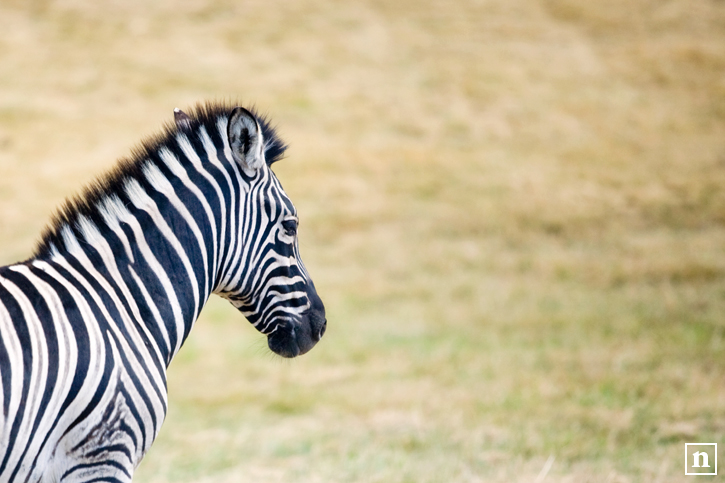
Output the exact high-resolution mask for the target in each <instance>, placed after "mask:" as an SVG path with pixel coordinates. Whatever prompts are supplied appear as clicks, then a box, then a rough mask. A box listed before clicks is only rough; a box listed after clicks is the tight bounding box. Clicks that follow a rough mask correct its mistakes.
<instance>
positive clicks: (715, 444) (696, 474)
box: [685, 443, 717, 476]
mask: <svg viewBox="0 0 725 483" xmlns="http://www.w3.org/2000/svg"><path fill="white" fill-rule="evenodd" d="M688 446H714V447H715V473H688V472H687V456H688V455H687V447H688ZM685 474H686V475H690V476H698V475H702V476H716V475H717V443H685Z"/></svg>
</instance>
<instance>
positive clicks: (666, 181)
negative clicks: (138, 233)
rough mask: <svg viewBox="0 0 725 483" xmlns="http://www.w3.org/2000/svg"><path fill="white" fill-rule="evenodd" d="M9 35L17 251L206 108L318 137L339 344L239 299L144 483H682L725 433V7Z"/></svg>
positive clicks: (319, 250)
mask: <svg viewBox="0 0 725 483" xmlns="http://www.w3.org/2000/svg"><path fill="white" fill-rule="evenodd" d="M0 26H1V27H2V28H0V246H1V247H2V250H1V251H0V262H2V263H10V262H13V261H17V260H19V259H22V258H25V257H27V256H29V254H30V253H31V251H32V248H33V246H34V243H35V240H36V239H37V238H38V235H39V234H40V232H41V230H42V228H43V226H44V225H45V223H46V222H47V220H48V218H49V215H50V213H51V212H52V211H53V209H54V207H55V206H57V205H58V204H59V203H60V202H61V201H62V199H63V198H64V196H66V195H68V194H70V193H73V192H75V191H77V190H78V189H79V188H80V187H81V186H82V185H83V184H84V183H86V182H88V181H90V180H91V179H92V178H93V177H94V176H96V175H97V174H98V173H100V172H103V171H104V170H106V169H108V168H109V167H110V166H111V165H112V164H113V163H114V162H115V160H116V159H117V158H119V157H121V156H124V155H126V154H127V153H128V152H129V149H130V147H131V146H133V145H134V144H135V143H136V142H138V141H139V140H140V139H141V138H142V137H144V136H146V135H149V134H151V133H153V132H154V131H155V130H157V129H158V128H159V126H160V124H161V123H162V122H164V121H168V120H170V119H171V116H172V109H173V108H174V107H176V106H178V107H181V108H184V107H186V106H189V105H192V104H194V103H195V102H197V101H200V100H203V99H239V100H241V101H242V102H244V103H247V104H256V105H257V106H258V107H259V108H260V109H261V110H262V111H264V112H267V113H269V114H270V115H271V117H272V118H273V119H274V120H275V122H276V123H277V124H278V126H279V130H280V132H281V134H282V136H283V137H284V138H285V139H286V140H287V141H288V142H289V143H290V145H291V147H290V149H289V151H288V157H287V159H285V160H284V161H283V162H280V163H279V164H277V165H275V171H276V172H277V174H278V176H279V178H280V179H281V181H282V183H283V184H284V186H285V188H286V190H287V192H288V193H289V194H290V196H291V197H292V199H293V200H294V201H295V203H296V205H297V208H298V210H299V212H300V215H301V226H300V236H301V248H302V255H303V257H304V259H305V263H306V265H307V268H308V269H309V270H310V272H311V274H312V276H313V278H314V280H315V282H316V285H317V288H318V291H319V293H320V295H321V296H322V298H323V300H324V301H325V303H326V306H327V311H328V320H329V326H328V332H327V334H326V336H325V337H324V339H323V340H322V342H321V343H320V344H319V345H318V346H317V347H316V348H315V349H314V350H313V351H312V352H310V353H309V354H307V355H305V356H303V357H302V358H299V359H296V360H292V361H286V360H282V359H281V358H278V357H276V356H273V355H271V353H270V352H269V350H268V349H267V348H266V344H265V339H264V337H263V336H261V335H260V334H258V333H257V332H256V331H255V330H254V329H253V328H252V327H251V326H250V325H249V324H248V323H247V322H246V321H244V320H243V318H242V317H241V315H239V314H238V313H237V312H236V311H235V310H234V309H233V308H232V307H231V306H227V304H226V303H225V302H223V301H221V300H212V302H211V303H210V304H209V306H208V307H207V309H206V310H205V312H204V314H203V316H202V318H201V320H200V321H199V323H198V325H197V326H196V327H195V329H194V332H193V333H192V336H191V338H190V339H189V340H188V342H187V343H186V345H185V347H184V348H183V350H182V351H181V353H180V355H179V356H178V358H177V360H175V361H174V363H173V364H172V366H171V370H170V373H169V392H170V409H169V414H168V418H167V421H166V423H165V425H164V428H163V430H162V432H161V435H160V437H159V439H158V440H157V442H156V444H155V446H154V447H153V448H152V450H151V451H150V452H149V454H148V456H147V457H146V459H145V460H144V461H143V463H142V464H141V466H140V467H139V470H138V473H137V478H136V480H135V481H139V482H142V483H143V482H145V483H166V482H172V481H174V482H205V483H206V482H229V483H231V482H245V481H250V482H251V481H255V482H287V481H296V482H315V483H317V482H381V483H383V482H384V483H388V482H390V483H396V482H400V483H403V482H416V483H418V482H448V481H455V482H489V481H491V482H510V481H522V482H523V481H528V482H533V481H536V482H539V483H540V482H541V481H544V479H545V481H547V482H549V481H552V482H554V481H561V482H584V481H588V482H638V481H653V482H655V481H656V482H676V481H691V480H690V479H688V478H689V477H686V476H685V475H684V468H683V466H684V465H683V461H682V460H683V452H684V443H688V442H717V443H720V444H721V448H722V447H723V446H725V3H724V2H723V1H721V0H668V1H654V0H628V1H624V0H610V1H607V2H605V1H603V0H597V1H592V2H581V1H576V0H486V1H474V0H470V1H462V0H460V1H458V0H457V1H453V0H450V1H442V0H440V1H433V0H428V1H426V0H422V1H410V0H400V1H395V2H390V1H378V0H369V1H362V0H361V1H352V2H324V1H318V0H300V1H296V2H284V1H262V0H255V1H247V0H243V1H231V0H230V1H219V2H211V1H205V0H193V1H188V2H171V1H159V2H142V1H140V0H125V1H123V2H120V1H108V2H92V1H90V0H65V1H57V2H52V1H44V0H34V1H32V2H24V1H20V0H15V1H7V0H6V1H3V2H2V3H0ZM720 460H725V456H723V454H722V452H721V458H720ZM547 461H548V464H547ZM552 462H553V463H552ZM547 470H548V471H547ZM722 471H723V468H722V465H721V470H720V472H721V473H722ZM545 473H546V474H545Z"/></svg>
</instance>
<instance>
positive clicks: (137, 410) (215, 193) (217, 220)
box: [0, 104, 326, 483]
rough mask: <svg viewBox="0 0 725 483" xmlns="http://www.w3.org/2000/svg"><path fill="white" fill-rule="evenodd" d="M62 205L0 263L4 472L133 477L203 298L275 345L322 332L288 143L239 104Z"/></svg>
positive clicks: (199, 120)
mask: <svg viewBox="0 0 725 483" xmlns="http://www.w3.org/2000/svg"><path fill="white" fill-rule="evenodd" d="M175 118H176V123H175V125H173V126H172V125H169V126H167V127H166V129H165V131H164V132H163V134H161V135H160V136H158V137H156V138H154V139H151V140H149V141H146V142H145V143H143V144H142V145H141V146H140V147H139V148H137V149H136V150H135V152H134V155H133V157H132V158H131V159H128V160H125V161H123V162H121V163H119V165H118V166H117V167H116V169H115V170H114V171H113V172H111V173H110V174H108V175H107V176H105V177H103V178H102V179H100V180H98V181H97V182H96V183H95V184H93V185H92V186H90V187H89V188H87V189H86V191H85V192H84V193H83V194H82V195H81V196H78V197H76V198H74V199H72V200H70V201H68V202H67V203H66V205H65V206H64V207H63V208H62V209H61V210H60V212H59V213H58V214H57V215H56V217H55V219H54V220H53V222H52V224H51V226H50V227H49V228H48V229H47V230H46V232H45V234H44V235H43V237H42V240H41V242H40V244H39V246H38V248H37V250H36V252H35V254H34V256H33V257H32V258H30V259H29V260H27V261H25V262H22V263H18V264H16V265H10V266H6V267H0V483H3V482H10V481H22V482H57V481H61V482H91V481H109V482H127V481H130V480H131V477H132V475H133V471H134V469H135V468H136V466H137V465H138V463H139V462H140V461H141V458H142V457H143V455H144V454H145V452H146V451H147V450H148V448H149V446H150V445H151V443H152V442H153V440H154V438H155V437H156V435H157V434H158V432H159V429H160V427H161V423H162V422H163V420H164V416H165V414H166V404H167V400H166V368H167V367H168V365H169V363H170V362H171V359H172V358H173V357H174V355H175V354H176V353H177V352H178V351H179V349H180V348H181V345H182V344H183V342H184V340H185V339H186V337H187V336H188V334H189V332H190V330H191V328H192V326H193V324H194V321H195V320H196V319H197V317H198V315H199V312H200V311H201V309H202V308H203V306H204V304H205V302H206V300H207V298H208V297H209V296H210V294H212V293H217V294H219V295H221V296H222V297H225V298H227V299H228V300H229V301H231V303H232V304H234V306H235V307H237V308H238V309H239V310H240V311H241V312H242V314H244V316H245V317H246V318H247V319H248V320H249V321H250V322H251V323H252V324H254V326H255V327H256V328H257V329H258V330H259V331H261V332H262V333H264V334H266V335H267V337H268V343H269V347H270V348H271V349H272V350H273V351H274V352H276V353H278V354H280V355H282V356H285V357H294V356H296V355H299V354H303V353H305V352H307V351H308V350H309V349H311V348H312V346H314V344H315V343H316V342H317V341H318V340H319V338H320V337H321V336H322V334H323V333H324V331H325V327H326V320H325V313H324V307H323V305H322V302H321V301H320V298H319V297H318V296H317V293H316V291H315V288H314V285H313V283H312V280H311V279H310V277H309V275H308V273H307V271H306V270H305V268H304V265H303V264H302V261H301V259H300V256H299V251H298V245H297V236H296V232H297V223H298V219H297V212H296V210H295V207H294V205H293V204H292V203H291V201H290V200H289V198H288V197H287V195H286V194H285V192H284V190H283V189H282V186H281V185H280V183H279V181H278V180H277V178H276V177H275V175H274V173H273V172H272V171H271V169H270V165H271V164H272V163H273V162H275V161H276V160H278V159H279V158H280V157H281V156H282V154H283V152H284V149H285V146H284V144H283V143H282V142H281V141H280V140H279V139H278V138H277V136H276V134H275V132H274V131H273V130H272V129H271V128H270V126H269V124H268V123H267V122H266V121H265V120H264V119H263V118H260V117H259V116H257V115H255V114H253V113H251V112H249V111H247V110H245V109H243V108H239V107H236V108H233V107H231V106H226V105H221V104H206V105H202V106H198V107H197V108H196V109H195V110H194V111H193V112H192V113H191V115H190V116H187V115H186V114H184V113H183V112H181V111H178V110H177V111H176V112H175Z"/></svg>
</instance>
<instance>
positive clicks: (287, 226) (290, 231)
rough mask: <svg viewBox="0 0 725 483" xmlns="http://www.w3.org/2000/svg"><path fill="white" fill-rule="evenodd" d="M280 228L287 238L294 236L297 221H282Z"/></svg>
mask: <svg viewBox="0 0 725 483" xmlns="http://www.w3.org/2000/svg"><path fill="white" fill-rule="evenodd" d="M282 227H283V228H284V232H285V233H286V234H287V235H288V236H295V235H296V234H297V220H284V221H283V222H282Z"/></svg>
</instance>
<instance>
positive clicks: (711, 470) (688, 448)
mask: <svg viewBox="0 0 725 483" xmlns="http://www.w3.org/2000/svg"><path fill="white" fill-rule="evenodd" d="M685 474H686V475H717V443H686V444H685Z"/></svg>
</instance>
